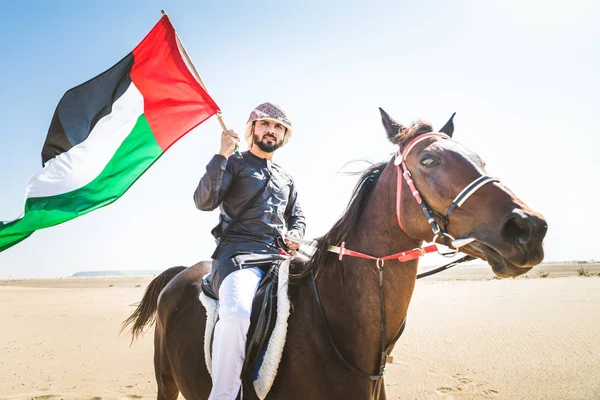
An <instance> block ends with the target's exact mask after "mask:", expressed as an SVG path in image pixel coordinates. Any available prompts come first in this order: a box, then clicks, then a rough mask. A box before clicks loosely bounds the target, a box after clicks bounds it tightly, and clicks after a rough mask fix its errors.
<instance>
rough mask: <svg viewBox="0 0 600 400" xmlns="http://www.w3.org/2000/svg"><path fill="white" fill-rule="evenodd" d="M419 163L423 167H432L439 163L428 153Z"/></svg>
mask: <svg viewBox="0 0 600 400" xmlns="http://www.w3.org/2000/svg"><path fill="white" fill-rule="evenodd" d="M420 163H421V165H422V166H424V167H433V166H435V165H438V164H439V163H440V160H439V159H438V158H436V157H432V156H430V155H427V156H424V157H423V158H421V161H420Z"/></svg>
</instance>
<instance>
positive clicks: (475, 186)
mask: <svg viewBox="0 0 600 400" xmlns="http://www.w3.org/2000/svg"><path fill="white" fill-rule="evenodd" d="M434 137H437V138H442V139H451V138H450V136H448V135H446V134H445V133H442V132H432V133H426V134H423V135H420V136H417V137H416V138H414V139H413V140H412V141H410V142H409V143H408V145H407V146H406V147H405V148H404V151H403V152H402V153H400V150H399V149H398V152H397V153H396V159H395V160H394V165H395V166H396V175H397V185H396V187H397V189H396V219H397V221H398V226H399V227H400V229H402V230H404V228H403V225H402V220H401V218H400V213H401V204H402V186H403V182H402V178H404V181H406V184H407V185H408V187H409V189H410V190H411V193H412V195H413V197H414V198H415V200H416V201H417V203H418V204H419V205H420V206H421V210H422V211H423V213H424V214H425V217H426V218H427V222H428V223H429V226H430V227H431V230H432V232H433V240H432V242H433V243H432V244H430V245H428V246H425V247H420V248H415V249H412V250H407V251H403V252H401V253H396V254H391V255H389V256H385V257H374V256H371V255H368V254H364V253H361V252H358V251H354V250H350V249H347V248H346V247H345V246H346V242H342V244H341V246H339V247H338V246H331V247H329V251H331V252H333V253H337V254H339V259H340V260H342V258H343V257H344V256H345V255H347V256H351V257H359V258H366V259H371V260H376V262H377V267H378V268H382V267H383V262H384V261H387V260H394V259H397V260H398V261H400V262H406V261H410V260H414V259H416V258H419V257H421V256H424V255H425V254H427V253H433V252H436V251H437V252H438V253H440V254H442V255H445V256H454V255H456V253H457V252H458V247H454V248H453V249H454V251H453V252H450V253H441V252H440V251H439V249H438V247H437V245H436V244H435V242H436V240H437V238H438V237H440V236H444V237H446V240H447V242H446V243H447V245H448V247H451V246H450V245H451V241H455V239H454V238H453V237H452V236H451V235H450V234H449V233H448V232H446V229H445V228H446V226H447V224H448V221H449V218H450V214H452V212H453V211H454V210H455V209H456V208H459V207H460V206H461V205H462V204H463V203H464V202H465V201H466V200H467V199H468V198H469V197H470V196H471V195H473V194H474V193H475V192H476V191H477V190H479V189H480V188H481V187H483V186H484V185H486V184H488V183H491V182H498V181H499V180H498V179H497V178H493V177H490V176H487V175H484V176H480V177H479V178H477V179H475V180H474V181H473V182H471V183H470V184H469V185H467V186H466V187H465V188H464V189H463V190H462V191H461V192H460V193H459V194H458V195H457V196H456V197H455V198H454V201H453V202H452V204H451V205H450V207H449V208H448V211H447V212H446V214H445V215H442V214H440V213H438V212H435V211H434V212H435V213H436V215H438V216H439V217H440V218H441V219H442V220H443V221H444V230H442V229H441V228H440V226H439V225H438V223H437V221H436V220H435V218H433V216H432V215H431V211H430V210H429V207H428V206H427V204H426V203H425V202H424V201H423V198H422V196H421V194H420V193H419V190H418V189H417V188H416V186H415V184H414V181H413V180H412V175H411V173H410V171H409V170H408V167H407V165H406V158H407V157H408V154H409V153H410V151H411V150H412V149H413V148H414V147H415V146H416V145H417V144H418V143H420V142H422V141H423V140H426V139H429V138H434Z"/></svg>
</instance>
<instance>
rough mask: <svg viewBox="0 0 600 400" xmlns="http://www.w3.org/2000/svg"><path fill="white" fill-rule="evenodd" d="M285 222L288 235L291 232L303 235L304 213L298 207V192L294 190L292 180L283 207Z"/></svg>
mask: <svg viewBox="0 0 600 400" xmlns="http://www.w3.org/2000/svg"><path fill="white" fill-rule="evenodd" d="M285 223H286V225H287V230H288V232H289V233H290V235H291V234H292V233H296V235H297V237H303V236H304V231H305V230H306V221H305V218H304V213H303V212H302V208H301V207H300V203H299V202H298V193H297V192H296V188H295V186H294V183H293V182H292V187H291V190H290V198H289V201H288V205H287V208H286V209H285Z"/></svg>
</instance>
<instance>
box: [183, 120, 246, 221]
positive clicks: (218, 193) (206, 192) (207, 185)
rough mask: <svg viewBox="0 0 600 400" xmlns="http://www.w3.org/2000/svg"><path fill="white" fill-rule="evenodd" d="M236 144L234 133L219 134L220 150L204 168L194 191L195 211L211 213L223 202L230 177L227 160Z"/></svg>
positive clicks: (230, 172) (236, 138)
mask: <svg viewBox="0 0 600 400" xmlns="http://www.w3.org/2000/svg"><path fill="white" fill-rule="evenodd" d="M238 142H239V137H238V135H237V134H236V133H235V132H234V131H232V130H229V131H225V132H223V133H221V150H220V151H219V154H215V155H214V157H213V158H212V159H211V160H210V162H209V163H208V165H207V166H206V173H205V174H204V176H203V177H202V179H200V183H199V184H198V187H197V188H196V190H195V191H194V203H195V204H196V208H197V209H199V210H202V211H212V210H214V209H215V208H217V207H218V206H219V204H221V201H223V196H224V195H225V193H227V190H228V189H229V186H230V185H231V177H232V171H231V168H230V167H229V165H228V163H227V158H228V157H229V156H230V155H231V154H232V153H233V149H234V147H235V144H236V143H238Z"/></svg>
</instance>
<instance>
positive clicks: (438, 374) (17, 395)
mask: <svg viewBox="0 0 600 400" xmlns="http://www.w3.org/2000/svg"><path fill="white" fill-rule="evenodd" d="M539 270H544V271H546V272H548V271H549V272H550V276H549V278H546V279H540V278H539V274H538V272H539ZM478 271H479V272H478ZM538 272H536V271H532V272H531V273H530V274H528V275H531V278H530V279H523V278H519V279H509V280H488V278H490V277H491V276H492V275H491V273H489V270H488V269H487V268H485V269H484V268H482V269H477V268H472V269H464V270H460V271H459V270H457V271H454V272H446V273H445V275H444V276H443V277H441V278H440V279H441V280H440V279H436V280H423V281H420V282H419V283H418V284H417V288H416V290H415V294H414V297H413V302H412V304H411V308H410V310H409V316H408V326H407V329H406V331H405V333H404V336H403V337H402V338H401V339H400V341H399V343H398V345H397V346H396V349H395V351H394V361H393V363H392V364H390V365H389V366H388V370H387V375H386V385H387V387H388V398H390V399H419V400H420V399H457V400H458V399H511V400H512V399H534V400H535V399H557V400H558V399H560V400H563V399H573V400H574V399H600V346H599V345H598V343H599V342H598V341H599V339H600V334H599V332H600V329H599V328H600V323H599V319H598V318H599V317H600V277H597V276H592V277H577V276H576V275H577V273H576V272H575V267H574V266H569V265H554V266H552V265H549V266H542V267H538ZM590 272H592V273H594V274H597V273H599V272H600V266H598V265H597V264H595V265H591V266H590ZM553 276H555V277H558V276H563V277H558V278H556V279H552V277H553ZM536 277H537V279H535V278H536ZM429 279H430V278H429ZM150 280H151V278H115V279H110V278H102V279H89V278H87V279H68V278H65V279H60V280H58V279H56V280H27V281H1V282H0V321H1V329H0V400H5V399H100V398H102V399H153V398H155V396H156V389H155V381H154V375H153V367H152V354H153V348H152V335H150V334H148V335H146V336H145V337H144V338H143V339H142V340H140V341H138V342H137V343H136V344H135V345H134V346H133V347H129V338H128V337H125V336H124V335H122V336H119V335H118V334H119V325H120V323H121V321H123V320H124V319H125V318H126V317H127V315H128V314H129V313H130V312H131V311H132V307H131V306H130V305H131V304H133V303H135V302H137V301H139V300H140V299H141V296H142V294H143V291H144V288H145V287H146V286H147V284H148V282H149V281H150Z"/></svg>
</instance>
